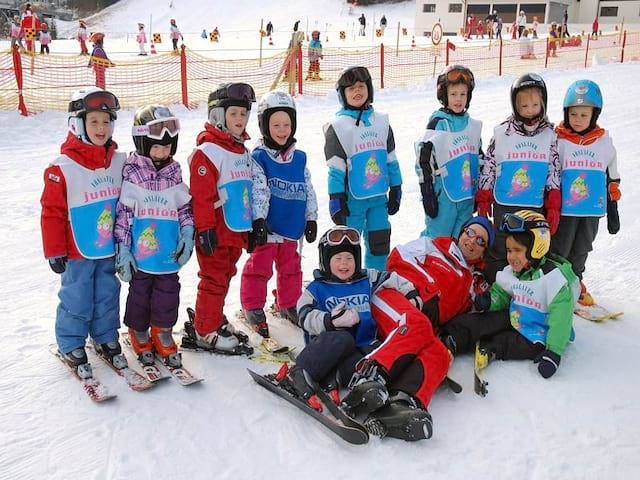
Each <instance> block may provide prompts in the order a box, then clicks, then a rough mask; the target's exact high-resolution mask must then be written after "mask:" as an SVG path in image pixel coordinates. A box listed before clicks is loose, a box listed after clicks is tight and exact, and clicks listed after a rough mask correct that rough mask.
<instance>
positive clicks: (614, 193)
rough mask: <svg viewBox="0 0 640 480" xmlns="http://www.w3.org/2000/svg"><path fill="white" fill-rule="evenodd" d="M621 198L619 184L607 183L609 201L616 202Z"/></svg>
mask: <svg viewBox="0 0 640 480" xmlns="http://www.w3.org/2000/svg"><path fill="white" fill-rule="evenodd" d="M620 197H622V192H621V191H620V184H619V183H618V182H609V199H610V200H611V201H612V202H617V201H618V200H620Z"/></svg>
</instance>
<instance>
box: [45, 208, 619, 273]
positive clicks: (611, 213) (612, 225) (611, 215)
mask: <svg viewBox="0 0 640 480" xmlns="http://www.w3.org/2000/svg"><path fill="white" fill-rule="evenodd" d="M607 230H608V231H609V233H610V234H611V235H615V234H616V233H618V232H619V231H620V216H619V215H618V202H613V201H610V202H607ZM52 268H53V267H52ZM54 272H55V270H54Z"/></svg>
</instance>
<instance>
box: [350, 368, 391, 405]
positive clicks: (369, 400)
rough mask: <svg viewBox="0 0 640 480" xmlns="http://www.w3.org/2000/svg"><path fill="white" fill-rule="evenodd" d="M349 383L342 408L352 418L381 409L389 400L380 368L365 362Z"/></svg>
mask: <svg viewBox="0 0 640 480" xmlns="http://www.w3.org/2000/svg"><path fill="white" fill-rule="evenodd" d="M358 370H359V371H356V372H355V373H354V374H353V376H352V377H351V381H350V382H349V393H347V395H346V396H345V397H344V398H343V399H342V403H341V405H342V408H343V409H344V411H345V412H346V413H347V414H348V415H349V416H350V417H352V418H355V417H357V416H358V415H361V414H362V415H366V414H368V413H371V412H373V411H375V410H378V409H379V408H381V407H383V406H384V404H385V403H387V400H388V399H389V392H387V387H386V386H385V385H386V383H387V382H386V379H385V376H384V372H383V370H382V367H380V366H379V365H377V364H376V363H375V362H373V361H371V360H366V361H365V362H364V363H363V364H362V366H361V368H359V369H358Z"/></svg>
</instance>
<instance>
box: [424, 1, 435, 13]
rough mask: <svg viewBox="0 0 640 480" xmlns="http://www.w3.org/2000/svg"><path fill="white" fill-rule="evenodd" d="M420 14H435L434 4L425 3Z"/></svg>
mask: <svg viewBox="0 0 640 480" xmlns="http://www.w3.org/2000/svg"><path fill="white" fill-rule="evenodd" d="M422 13H436V4H435V3H425V4H424V5H422Z"/></svg>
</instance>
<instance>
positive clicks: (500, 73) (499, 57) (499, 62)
mask: <svg viewBox="0 0 640 480" xmlns="http://www.w3.org/2000/svg"><path fill="white" fill-rule="evenodd" d="M498 50H499V53H498V76H499V77H501V76H502V55H503V42H502V35H500V48H499V49H498Z"/></svg>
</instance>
